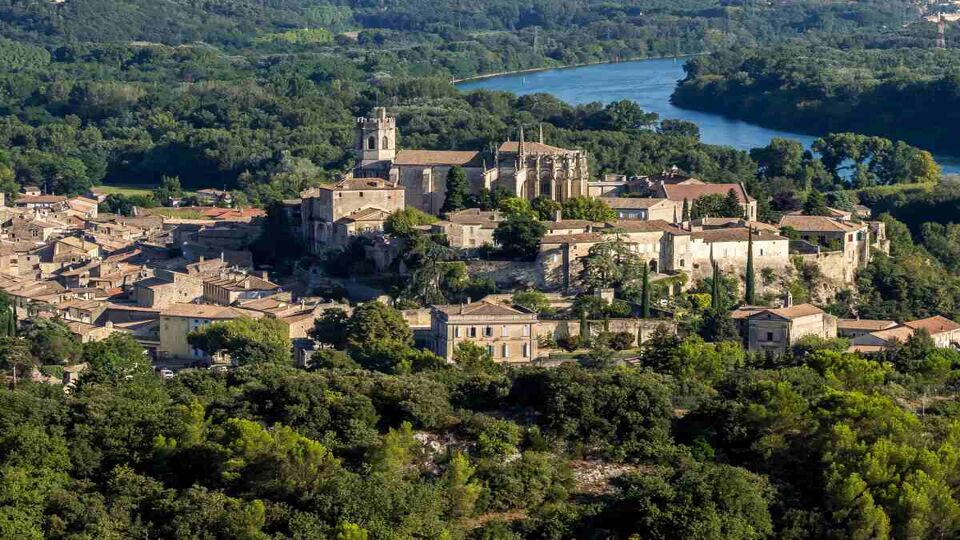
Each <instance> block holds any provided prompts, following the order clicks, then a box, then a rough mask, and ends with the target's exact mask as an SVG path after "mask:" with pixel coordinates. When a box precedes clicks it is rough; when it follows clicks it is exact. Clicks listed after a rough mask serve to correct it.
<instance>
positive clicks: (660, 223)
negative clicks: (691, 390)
mask: <svg viewBox="0 0 960 540" xmlns="http://www.w3.org/2000/svg"><path fill="white" fill-rule="evenodd" d="M606 225H607V228H608V229H620V230H621V231H623V232H625V233H644V232H658V231H660V232H668V233H670V234H673V235H676V236H681V235H683V236H685V235H688V234H690V233H689V232H687V231H685V230H683V229H681V228H680V227H676V226H674V225H671V224H670V223H667V222H666V221H664V220H662V219H650V220H647V221H637V220H635V219H622V220H617V221H608V222H607V223H606Z"/></svg>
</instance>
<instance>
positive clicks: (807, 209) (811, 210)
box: [803, 189, 830, 216]
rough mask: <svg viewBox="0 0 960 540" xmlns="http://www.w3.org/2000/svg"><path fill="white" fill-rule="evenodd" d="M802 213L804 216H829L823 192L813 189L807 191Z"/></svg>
mask: <svg viewBox="0 0 960 540" xmlns="http://www.w3.org/2000/svg"><path fill="white" fill-rule="evenodd" d="M803 215H805V216H829V215H830V208H829V207H827V199H826V197H824V195H823V193H821V192H820V191H817V190H815V189H811V190H810V191H809V192H807V198H806V200H804V201H803Z"/></svg>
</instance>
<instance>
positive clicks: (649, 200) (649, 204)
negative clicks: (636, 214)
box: [600, 197, 672, 210]
mask: <svg viewBox="0 0 960 540" xmlns="http://www.w3.org/2000/svg"><path fill="white" fill-rule="evenodd" d="M600 200H601V201H603V202H605V203H607V205H609V206H610V208H613V209H620V208H623V209H627V210H639V209H644V208H653V207H654V206H657V205H660V204H664V203H669V202H672V201H670V199H658V198H655V197H602V198H600Z"/></svg>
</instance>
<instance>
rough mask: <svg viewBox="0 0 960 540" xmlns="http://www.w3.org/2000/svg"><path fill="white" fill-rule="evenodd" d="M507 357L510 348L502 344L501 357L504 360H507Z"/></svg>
mask: <svg viewBox="0 0 960 540" xmlns="http://www.w3.org/2000/svg"><path fill="white" fill-rule="evenodd" d="M508 356H510V346H509V345H507V344H506V343H504V344H503V357H504V358H507V357H508Z"/></svg>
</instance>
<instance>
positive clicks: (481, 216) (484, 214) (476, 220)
mask: <svg viewBox="0 0 960 540" xmlns="http://www.w3.org/2000/svg"><path fill="white" fill-rule="evenodd" d="M503 220H504V215H503V213H502V212H498V211H496V210H480V209H479V208H466V209H464V210H460V211H458V212H451V213H449V214H447V219H446V221H449V222H450V223H458V224H460V225H489V224H496V223H499V222H501V221H503ZM544 225H549V224H548V223H544Z"/></svg>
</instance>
